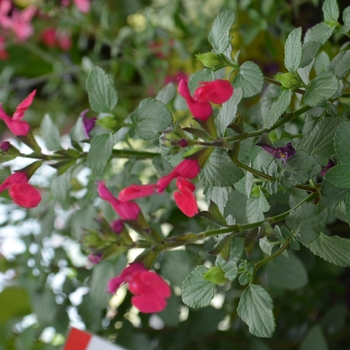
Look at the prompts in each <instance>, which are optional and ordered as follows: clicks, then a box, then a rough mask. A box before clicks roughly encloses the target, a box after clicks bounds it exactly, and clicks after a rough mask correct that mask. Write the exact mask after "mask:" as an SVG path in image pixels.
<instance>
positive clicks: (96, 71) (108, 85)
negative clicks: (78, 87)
mask: <svg viewBox="0 0 350 350" xmlns="http://www.w3.org/2000/svg"><path fill="white" fill-rule="evenodd" d="M86 91H87V93H88V96H89V102H90V105H91V108H92V109H93V110H94V111H95V112H98V113H109V112H111V111H112V110H113V108H114V107H115V105H116V104H117V102H118V95H117V92H116V91H115V88H114V86H113V84H112V82H111V80H110V78H109V76H108V75H107V74H106V72H105V71H104V70H103V69H102V68H101V67H94V68H93V69H92V70H91V72H90V74H89V76H88V77H87V80H86Z"/></svg>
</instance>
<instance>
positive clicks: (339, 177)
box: [325, 164, 350, 188]
mask: <svg viewBox="0 0 350 350" xmlns="http://www.w3.org/2000/svg"><path fill="white" fill-rule="evenodd" d="M349 175H350V164H339V165H336V166H334V167H333V168H331V169H329V170H328V171H327V172H326V175H325V179H326V180H327V181H328V182H329V183H330V184H331V185H333V186H336V187H339V188H350V176H349Z"/></svg>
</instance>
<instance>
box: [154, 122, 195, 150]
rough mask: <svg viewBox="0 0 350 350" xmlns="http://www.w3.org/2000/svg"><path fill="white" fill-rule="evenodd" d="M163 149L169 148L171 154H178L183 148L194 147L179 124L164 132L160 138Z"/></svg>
mask: <svg viewBox="0 0 350 350" xmlns="http://www.w3.org/2000/svg"><path fill="white" fill-rule="evenodd" d="M159 140H160V144H161V145H162V146H163V147H166V148H169V154H172V155H173V154H177V153H179V152H181V150H182V149H183V148H186V147H188V146H192V145H193V140H191V139H188V138H187V135H186V134H185V132H184V131H183V130H182V128H181V127H180V126H178V125H177V124H176V125H174V126H170V127H169V128H167V129H165V130H163V132H162V135H161V136H160V138H159Z"/></svg>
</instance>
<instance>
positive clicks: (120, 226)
mask: <svg viewBox="0 0 350 350" xmlns="http://www.w3.org/2000/svg"><path fill="white" fill-rule="evenodd" d="M111 228H112V230H113V231H114V232H115V233H116V234H118V235H119V234H120V233H121V232H122V231H123V230H124V222H123V220H120V219H117V220H114V221H112V222H111Z"/></svg>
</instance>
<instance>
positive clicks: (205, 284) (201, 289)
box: [182, 266, 215, 307]
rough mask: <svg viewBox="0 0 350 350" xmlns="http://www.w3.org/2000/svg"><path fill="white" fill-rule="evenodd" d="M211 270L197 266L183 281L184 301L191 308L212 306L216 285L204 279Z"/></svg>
mask: <svg viewBox="0 0 350 350" xmlns="http://www.w3.org/2000/svg"><path fill="white" fill-rule="evenodd" d="M208 270H209V269H208V268H207V267H205V266H197V267H196V268H195V269H194V270H193V271H192V272H191V273H190V274H189V275H188V276H187V277H186V279H185V280H184V281H183V284H182V301H183V302H184V303H185V304H186V305H187V306H189V307H205V306H208V305H210V302H211V299H213V297H214V290H215V284H214V283H211V282H209V281H208V280H206V279H204V277H203V275H204V274H205V273H206V272H207V271H208Z"/></svg>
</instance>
